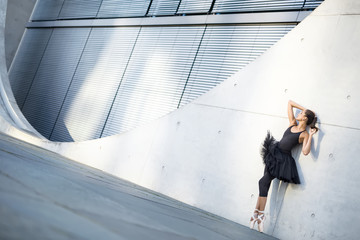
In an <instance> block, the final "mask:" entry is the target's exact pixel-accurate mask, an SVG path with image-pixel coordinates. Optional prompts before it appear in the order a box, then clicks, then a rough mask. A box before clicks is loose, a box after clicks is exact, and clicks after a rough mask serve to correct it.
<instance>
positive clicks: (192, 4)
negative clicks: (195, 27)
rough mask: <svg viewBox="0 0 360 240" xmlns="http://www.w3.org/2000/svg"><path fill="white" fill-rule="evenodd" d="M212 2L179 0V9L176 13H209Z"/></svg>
mask: <svg viewBox="0 0 360 240" xmlns="http://www.w3.org/2000/svg"><path fill="white" fill-rule="evenodd" d="M212 2H213V1H212V0H181V3H180V7H179V10H178V12H177V13H179V14H190V13H193V14H194V13H207V12H209V11H210V7H211V4H212Z"/></svg>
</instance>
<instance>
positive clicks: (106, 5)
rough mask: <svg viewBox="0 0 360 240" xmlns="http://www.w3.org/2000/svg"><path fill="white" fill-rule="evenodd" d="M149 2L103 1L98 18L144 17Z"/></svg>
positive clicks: (132, 0) (141, 0)
mask: <svg viewBox="0 0 360 240" xmlns="http://www.w3.org/2000/svg"><path fill="white" fill-rule="evenodd" d="M149 4H150V0H103V1H102V4H101V7H100V10H99V13H98V16H97V17H98V18H110V17H111V18H116V17H139V16H145V14H146V12H147V10H148V7H149Z"/></svg>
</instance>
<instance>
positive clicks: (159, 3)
mask: <svg viewBox="0 0 360 240" xmlns="http://www.w3.org/2000/svg"><path fill="white" fill-rule="evenodd" d="M179 4H180V0H153V1H152V2H151V6H150V9H149V12H148V14H147V15H148V16H162V15H174V14H176V11H177V9H178V7H179Z"/></svg>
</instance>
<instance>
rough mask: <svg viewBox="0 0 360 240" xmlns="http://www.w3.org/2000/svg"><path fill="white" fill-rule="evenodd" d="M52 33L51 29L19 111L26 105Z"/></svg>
mask: <svg viewBox="0 0 360 240" xmlns="http://www.w3.org/2000/svg"><path fill="white" fill-rule="evenodd" d="M53 33H54V28H52V29H51V34H50V37H49V39H48V41H47V43H46V46H45V48H44V52H43V54H42V56H41V59H40V61H39V65H38V66H37V69H36V71H35V74H34V77H33V79H32V81H31V84H30V87H29V89H28V92H27V94H26V96H25V98H24V102H23V104H22V106H21V107H20V106H19V108H20V109H21V111H22V110H23V108H24V105H25V103H26V100H27V98H28V97H29V93H30V90H31V88H32V86H33V84H34V81H35V78H36V75H37V72H38V71H39V68H40V66H41V62H42V60H43V58H44V55H45V52H46V49H47V47H48V46H49V42H50V40H51V38H52V35H53Z"/></svg>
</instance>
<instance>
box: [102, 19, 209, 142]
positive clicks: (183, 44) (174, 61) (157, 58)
mask: <svg viewBox="0 0 360 240" xmlns="http://www.w3.org/2000/svg"><path fill="white" fill-rule="evenodd" d="M203 32H204V27H203V26H202V27H148V28H142V29H141V32H140V35H139V37H138V39H137V42H136V46H135V48H134V52H133V54H132V56H131V59H130V62H129V66H128V67H127V70H126V72H125V75H124V77H123V79H122V84H121V86H120V88H119V91H118V93H117V96H116V99H115V101H114V105H113V108H112V109H111V113H110V115H109V119H108V121H107V122H106V125H105V129H104V133H103V135H102V136H109V135H113V134H114V133H117V132H123V131H126V130H129V129H131V128H134V127H135V126H137V125H139V124H143V123H145V122H148V121H151V120H154V119H156V118H158V117H159V116H163V115H165V114H167V113H168V112H170V111H172V110H174V109H176V108H177V105H178V102H179V99H180V96H181V93H182V91H183V89H184V86H185V81H186V78H187V76H188V74H189V71H190V68H191V66H192V62H193V59H194V57H195V54H196V52H197V49H198V46H199V43H200V40H201V37H202V35H203Z"/></svg>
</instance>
